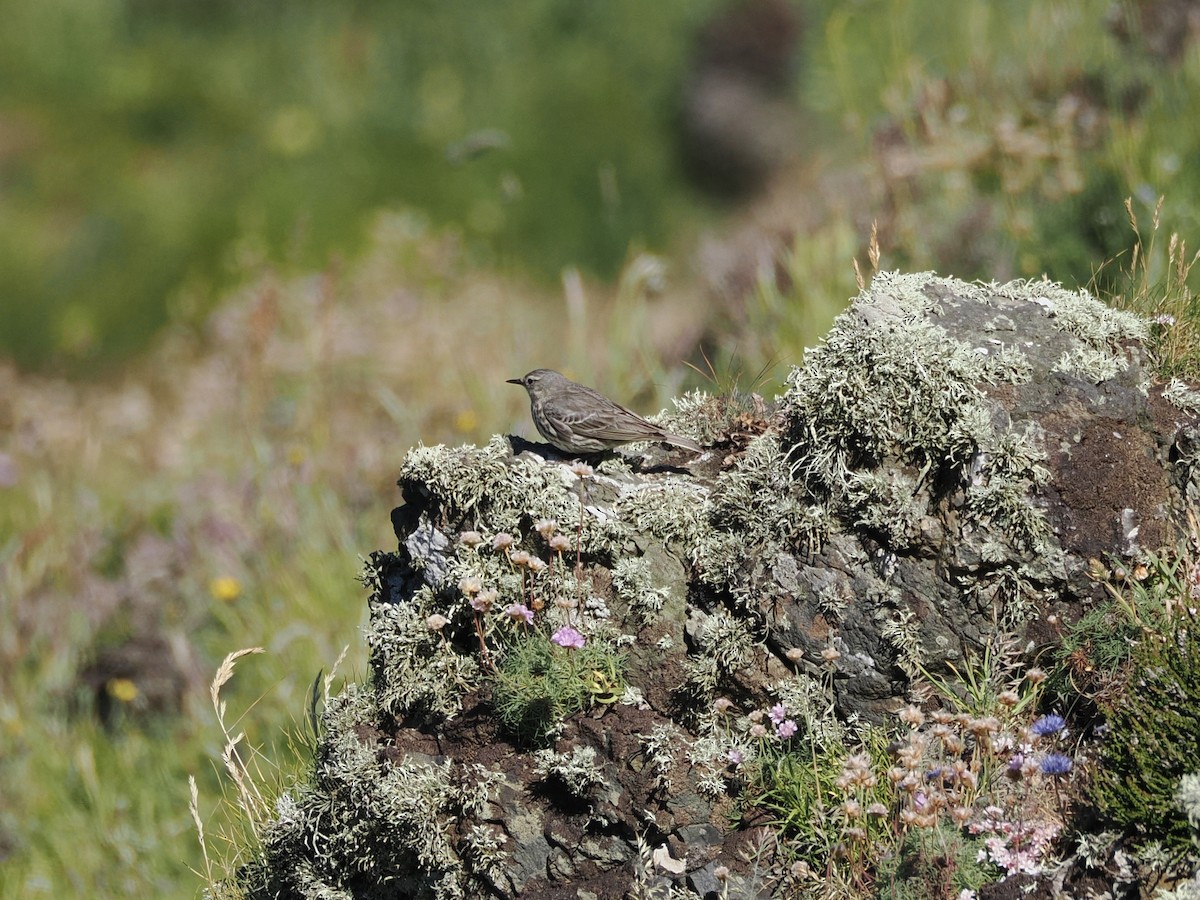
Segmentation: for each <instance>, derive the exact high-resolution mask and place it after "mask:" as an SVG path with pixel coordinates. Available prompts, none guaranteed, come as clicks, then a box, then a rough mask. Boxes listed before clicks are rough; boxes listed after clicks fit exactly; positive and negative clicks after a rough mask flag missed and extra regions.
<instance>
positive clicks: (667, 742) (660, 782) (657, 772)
mask: <svg viewBox="0 0 1200 900" xmlns="http://www.w3.org/2000/svg"><path fill="white" fill-rule="evenodd" d="M638 737H639V738H640V740H641V744H642V753H643V755H644V756H645V758H646V764H647V766H648V767H649V768H650V770H651V772H652V773H653V775H654V786H655V789H656V790H658V791H662V792H667V791H670V790H671V770H672V769H673V768H674V766H675V755H674V748H675V747H677V746H679V745H680V743H681V741H682V739H683V733H682V732H681V731H680V730H679V729H678V728H677V727H676V726H675V725H673V724H672V723H670V722H664V723H662V724H659V725H655V726H654V727H653V728H652V729H650V733H649V734H640V735H638Z"/></svg>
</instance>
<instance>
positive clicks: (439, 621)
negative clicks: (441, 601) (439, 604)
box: [425, 613, 450, 631]
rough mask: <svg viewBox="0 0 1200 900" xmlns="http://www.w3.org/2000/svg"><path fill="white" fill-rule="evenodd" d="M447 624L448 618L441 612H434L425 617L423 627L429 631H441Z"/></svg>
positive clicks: (448, 622)
mask: <svg viewBox="0 0 1200 900" xmlns="http://www.w3.org/2000/svg"><path fill="white" fill-rule="evenodd" d="M449 624H450V620H449V619H447V618H446V617H445V616H443V615H442V614H441V613H434V614H433V615H432V616H429V617H428V618H426V619H425V627H426V628H428V629H429V630H430V631H441V630H442V629H443V628H445V627H446V626H447V625H449Z"/></svg>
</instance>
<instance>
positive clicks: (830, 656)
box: [821, 647, 842, 663]
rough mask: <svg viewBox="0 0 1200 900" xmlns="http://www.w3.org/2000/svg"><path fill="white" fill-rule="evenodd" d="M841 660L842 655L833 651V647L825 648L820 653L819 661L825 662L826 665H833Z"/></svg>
mask: <svg viewBox="0 0 1200 900" xmlns="http://www.w3.org/2000/svg"><path fill="white" fill-rule="evenodd" d="M841 658H842V654H841V653H840V652H839V651H837V650H835V649H833V647H826V648H825V649H824V650H822V651H821V659H823V660H825V662H827V663H835V662H837V661H838V660H839V659H841Z"/></svg>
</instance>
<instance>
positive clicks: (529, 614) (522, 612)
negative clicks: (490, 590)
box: [504, 603, 533, 625]
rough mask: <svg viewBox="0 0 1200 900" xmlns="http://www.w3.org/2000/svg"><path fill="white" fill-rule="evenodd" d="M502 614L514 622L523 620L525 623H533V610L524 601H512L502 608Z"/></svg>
mask: <svg viewBox="0 0 1200 900" xmlns="http://www.w3.org/2000/svg"><path fill="white" fill-rule="evenodd" d="M504 614H505V615H506V616H508V617H509V618H510V619H512V620H513V621H514V622H519V621H521V620H524V622H525V624H526V625H532V624H533V610H532V609H530V608H529V607H528V606H526V605H525V604H524V603H513V604H512V605H511V606H509V607H508V608H507V609H505V610H504Z"/></svg>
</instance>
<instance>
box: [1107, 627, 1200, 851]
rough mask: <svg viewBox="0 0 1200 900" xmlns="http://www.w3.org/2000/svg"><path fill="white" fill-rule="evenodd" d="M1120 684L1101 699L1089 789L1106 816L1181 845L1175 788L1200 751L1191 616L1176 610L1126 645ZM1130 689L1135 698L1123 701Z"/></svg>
mask: <svg viewBox="0 0 1200 900" xmlns="http://www.w3.org/2000/svg"><path fill="white" fill-rule="evenodd" d="M1126 684H1127V692H1126V696H1122V697H1120V698H1114V699H1113V700H1112V701H1110V702H1106V703H1104V704H1103V705H1102V711H1103V712H1104V714H1105V716H1106V717H1107V726H1108V729H1109V730H1108V734H1107V736H1106V739H1105V741H1104V743H1103V745H1102V747H1101V752H1100V759H1099V765H1098V767H1097V774H1096V779H1095V782H1094V784H1093V787H1092V797H1093V799H1094V800H1095V801H1096V803H1097V806H1098V807H1099V809H1100V811H1101V812H1102V814H1103V815H1104V816H1105V817H1106V818H1107V819H1109V820H1110V821H1111V822H1114V823H1116V824H1118V825H1120V826H1122V827H1124V828H1126V829H1128V830H1130V831H1132V832H1134V833H1135V834H1137V835H1138V836H1139V838H1141V839H1143V840H1147V841H1149V840H1158V841H1162V842H1163V843H1164V844H1166V845H1167V846H1168V847H1170V848H1175V849H1178V850H1183V849H1185V848H1187V847H1188V846H1189V845H1190V833H1189V829H1188V823H1187V819H1186V818H1185V817H1184V815H1183V814H1182V812H1181V811H1180V809H1179V807H1178V805H1177V803H1176V793H1177V791H1178V788H1179V784H1180V780H1181V779H1182V777H1183V776H1184V775H1186V774H1188V773H1189V772H1190V771H1192V770H1194V769H1195V766H1196V760H1197V759H1200V730H1197V727H1196V723H1197V722H1200V621H1197V617H1196V616H1195V615H1194V614H1192V613H1190V612H1183V613H1181V614H1180V615H1179V616H1178V617H1177V618H1176V620H1175V623H1174V628H1173V629H1171V630H1170V632H1169V633H1167V634H1148V635H1146V636H1145V637H1144V638H1143V640H1142V641H1141V642H1140V643H1139V644H1138V645H1137V647H1136V648H1135V649H1134V651H1133V657H1132V659H1131V661H1130V669H1129V674H1128V676H1127V681H1126ZM1133 693H1136V696H1137V702H1136V703H1130V702H1128V695H1129V694H1133Z"/></svg>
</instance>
